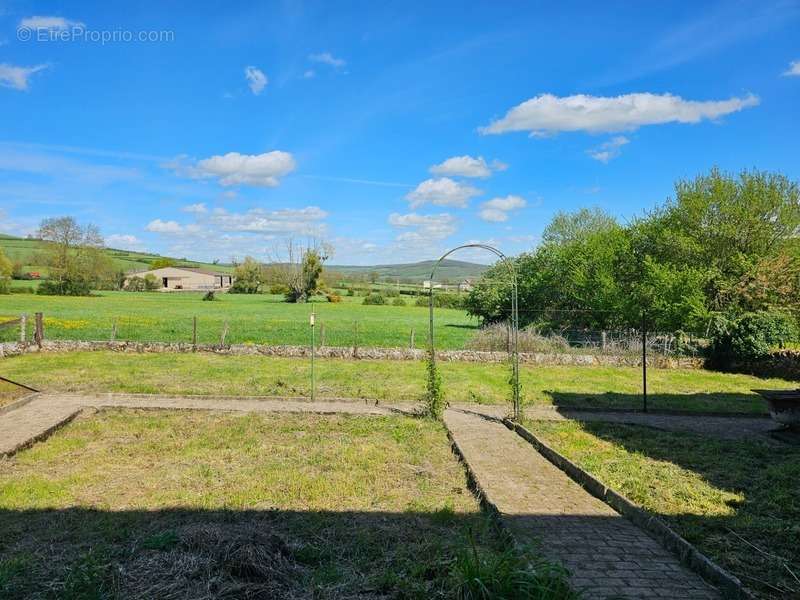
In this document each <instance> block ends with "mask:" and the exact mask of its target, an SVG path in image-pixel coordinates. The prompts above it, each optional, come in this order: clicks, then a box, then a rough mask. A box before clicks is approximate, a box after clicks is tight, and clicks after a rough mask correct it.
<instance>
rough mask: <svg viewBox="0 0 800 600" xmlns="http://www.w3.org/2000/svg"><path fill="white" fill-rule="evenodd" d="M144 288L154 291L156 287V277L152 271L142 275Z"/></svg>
mask: <svg viewBox="0 0 800 600" xmlns="http://www.w3.org/2000/svg"><path fill="white" fill-rule="evenodd" d="M144 289H145V290H146V291H148V292H154V291H155V290H157V289H158V279H157V278H156V276H155V275H153V274H152V273H148V274H147V275H145V276H144Z"/></svg>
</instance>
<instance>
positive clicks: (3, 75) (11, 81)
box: [0, 63, 47, 91]
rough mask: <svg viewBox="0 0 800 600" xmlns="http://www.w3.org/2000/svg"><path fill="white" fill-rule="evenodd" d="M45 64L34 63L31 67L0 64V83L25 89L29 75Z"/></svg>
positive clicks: (4, 85)
mask: <svg viewBox="0 0 800 600" xmlns="http://www.w3.org/2000/svg"><path fill="white" fill-rule="evenodd" d="M46 68H47V65H36V66H33V67H18V66H15V65H10V64H8V63H2V64H0V85H2V86H3V87H9V88H12V89H15V90H22V91H26V90H27V89H28V80H29V79H30V78H31V75H33V74H34V73H38V72H39V71H43V70H44V69H46Z"/></svg>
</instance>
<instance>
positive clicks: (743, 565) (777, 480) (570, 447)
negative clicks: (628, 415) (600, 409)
mask: <svg viewBox="0 0 800 600" xmlns="http://www.w3.org/2000/svg"><path fill="white" fill-rule="evenodd" d="M527 425H528V426H529V427H530V428H531V429H532V430H533V431H534V432H535V433H536V434H537V435H539V436H541V437H542V438H543V439H544V440H545V441H546V442H548V443H549V444H551V445H552V446H553V447H554V448H556V449H557V450H558V451H559V452H561V453H563V454H564V455H566V456H567V457H568V458H570V459H571V460H573V461H575V462H576V463H578V464H579V465H581V466H582V467H584V468H585V469H586V470H587V471H589V472H591V473H592V474H593V475H595V476H596V477H597V478H598V479H600V480H601V481H602V482H603V483H605V484H606V485H608V486H610V487H612V488H614V489H616V490H618V491H620V492H621V493H622V494H624V495H626V496H627V497H628V498H630V499H631V500H632V501H633V502H635V503H637V504H639V505H640V506H642V507H643V508H645V509H646V510H648V511H649V512H651V513H653V514H657V515H659V516H661V517H662V518H664V519H666V520H667V521H668V522H669V523H670V525H672V526H673V527H674V528H675V530H676V531H677V532H678V533H679V534H680V535H682V536H683V537H685V538H686V539H687V540H689V541H690V542H692V543H693V544H695V545H696V546H697V547H698V548H699V549H700V550H701V551H702V552H704V553H705V554H707V555H708V556H710V557H712V558H713V559H714V560H715V561H717V562H718V563H719V564H721V565H722V566H723V567H724V568H726V569H728V570H729V571H730V572H731V573H733V574H734V575H736V576H737V577H739V578H740V579H741V580H742V581H743V582H744V584H745V585H746V586H747V587H748V588H750V589H751V590H752V591H754V592H756V593H757V595H758V596H759V597H762V598H775V599H777V598H797V597H800V580H798V578H797V577H798V576H800V545H798V539H799V537H800V526H799V525H798V523H800V483H798V481H799V480H798V473H800V447H797V446H792V445H788V444H782V443H779V442H777V441H774V442H773V441H771V440H769V439H766V438H765V439H763V440H756V439H752V440H746V441H732V440H721V439H715V438H713V437H709V436H700V435H696V434H689V433H668V432H664V431H656V430H653V429H650V428H645V427H637V426H634V425H615V424H610V423H576V422H568V423H552V422H550V423H546V422H530V423H527Z"/></svg>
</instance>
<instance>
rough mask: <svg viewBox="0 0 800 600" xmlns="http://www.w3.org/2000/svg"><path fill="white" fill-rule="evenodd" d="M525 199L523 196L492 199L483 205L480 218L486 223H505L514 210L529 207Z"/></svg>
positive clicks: (479, 214)
mask: <svg viewBox="0 0 800 600" xmlns="http://www.w3.org/2000/svg"><path fill="white" fill-rule="evenodd" d="M527 204H528V203H527V202H526V201H525V198H522V197H521V196H512V195H509V196H505V197H497V198H492V199H491V200H489V201H487V202H484V203H483V204H481V210H480V212H479V213H478V216H479V217H480V218H481V219H483V220H484V221H488V222H490V223H503V222H505V221H508V213H509V212H510V211H512V210H518V209H520V208H525V206H527Z"/></svg>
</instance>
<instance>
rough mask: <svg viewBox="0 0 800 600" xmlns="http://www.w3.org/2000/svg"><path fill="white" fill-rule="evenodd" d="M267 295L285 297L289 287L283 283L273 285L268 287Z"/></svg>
mask: <svg viewBox="0 0 800 600" xmlns="http://www.w3.org/2000/svg"><path fill="white" fill-rule="evenodd" d="M269 293H270V294H272V295H274V296H285V295H286V294H288V293H289V286H288V285H285V284H283V283H274V284H272V285H271V286H269Z"/></svg>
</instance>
